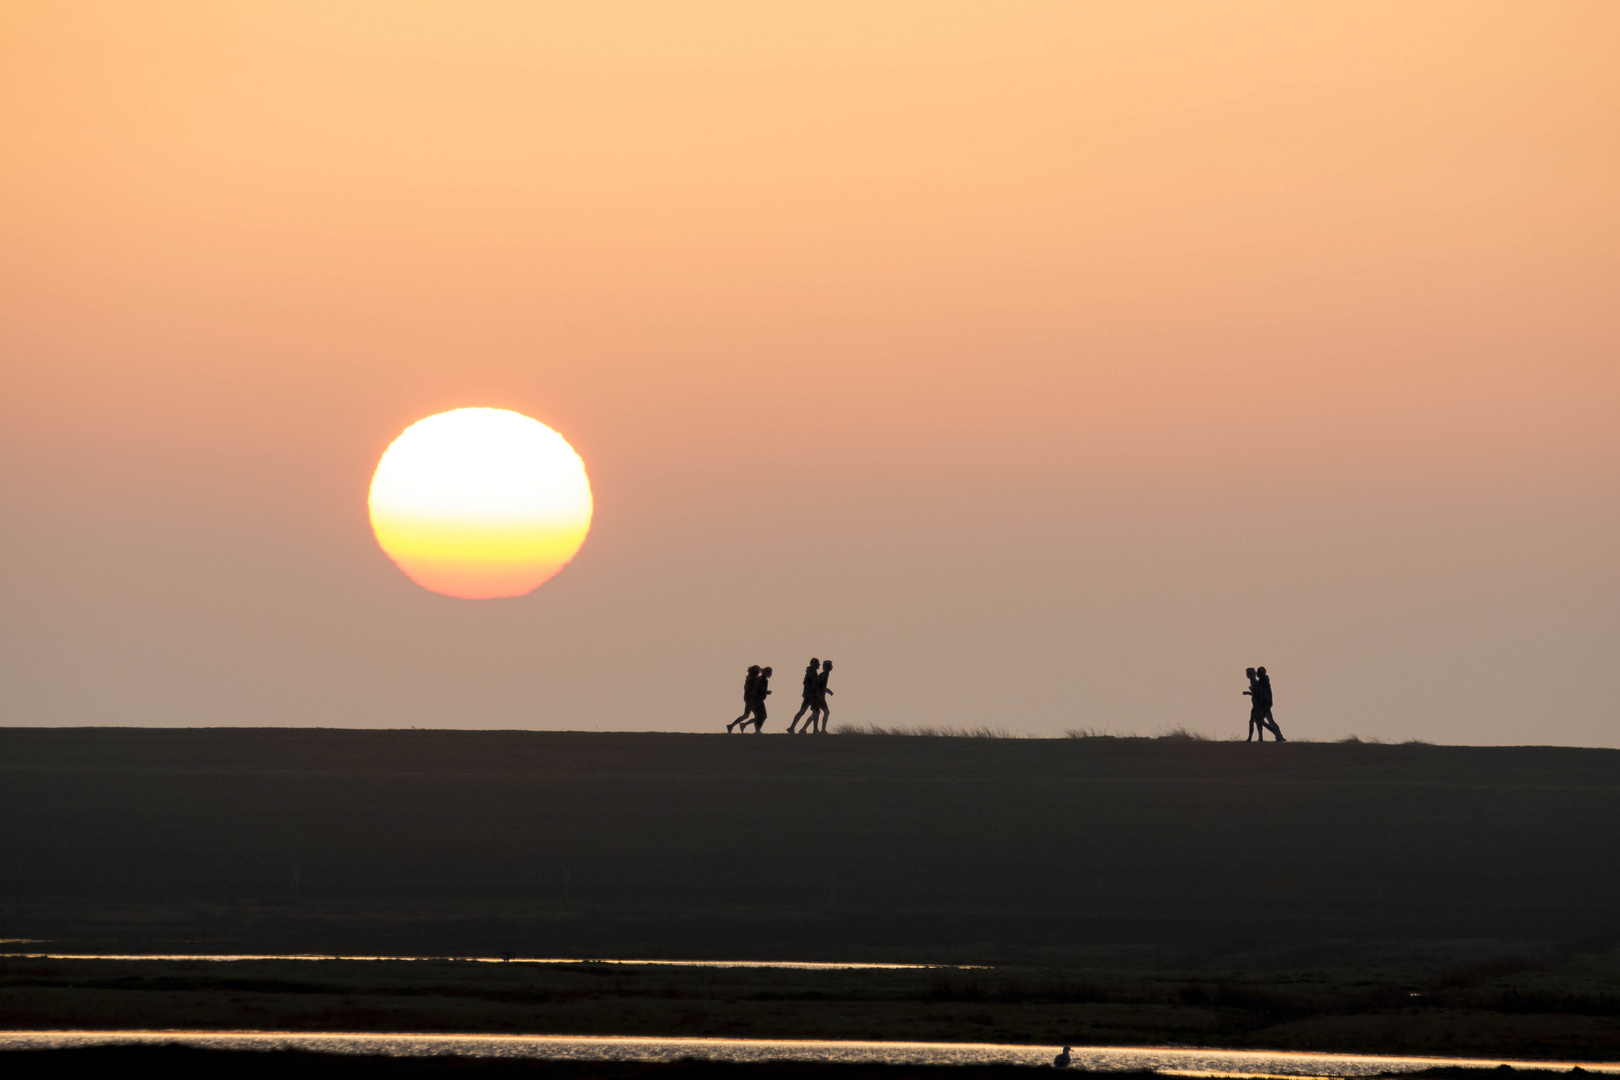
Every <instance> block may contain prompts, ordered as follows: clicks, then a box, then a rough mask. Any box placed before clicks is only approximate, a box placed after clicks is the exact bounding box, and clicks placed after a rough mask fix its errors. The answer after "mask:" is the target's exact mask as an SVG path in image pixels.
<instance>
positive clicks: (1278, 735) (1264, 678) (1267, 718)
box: [1254, 667, 1288, 742]
mask: <svg viewBox="0 0 1620 1080" xmlns="http://www.w3.org/2000/svg"><path fill="white" fill-rule="evenodd" d="M1254 674H1255V679H1256V680H1257V681H1258V683H1259V687H1260V693H1259V695H1258V697H1259V700H1260V702H1262V703H1263V712H1262V714H1261V717H1260V722H1261V723H1262V724H1265V725H1266V726H1267V727H1268V728H1270V729H1271V736H1272V738H1274V739H1276V740H1277V741H1278V742H1287V741H1288V740H1287V739H1285V738H1283V733H1282V729H1281V728H1279V727H1278V726H1277V721H1276V718H1275V717H1273V716H1272V715H1271V676H1270V675H1267V674H1266V669H1265V668H1264V667H1257V668H1255V669H1254Z"/></svg>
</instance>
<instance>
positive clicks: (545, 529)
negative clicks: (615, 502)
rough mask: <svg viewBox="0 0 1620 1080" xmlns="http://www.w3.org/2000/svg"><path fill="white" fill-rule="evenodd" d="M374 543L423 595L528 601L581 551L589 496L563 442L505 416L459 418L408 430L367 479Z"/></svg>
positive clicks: (453, 415)
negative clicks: (522, 598)
mask: <svg viewBox="0 0 1620 1080" xmlns="http://www.w3.org/2000/svg"><path fill="white" fill-rule="evenodd" d="M370 502H371V528H372V531H373V532H375V533H376V534H377V543H378V544H380V545H382V549H383V550H384V551H385V552H387V553H388V557H389V558H391V559H393V560H394V562H395V564H397V565H398V566H399V568H400V569H401V570H403V571H404V572H405V574H406V576H408V577H409V578H410V579H411V580H412V581H414V582H416V583H417V584H418V585H420V586H422V587H423V588H424V589H431V590H432V591H434V592H437V593H444V594H445V595H447V596H459V597H463V598H466V599H469V600H485V599H490V598H493V597H498V596H522V595H523V594H524V593H527V592H531V591H532V590H534V589H535V588H537V587H538V586H540V585H542V584H544V583H545V582H546V581H549V580H550V579H551V578H552V577H553V576H554V575H555V574H556V573H557V571H559V570H561V569H562V568H563V567H564V566H566V565H568V561H569V560H570V559H572V558H573V557H574V554H575V553H576V552H578V551H579V548H580V545H581V544H583V543H584V542H585V534H586V533H588V532H590V528H591V511H592V503H591V485H590V481H589V480H588V479H587V478H586V476H585V463H584V462H583V461H581V460H580V457H579V455H578V454H576V453H575V452H574V448H573V447H572V446H569V445H568V441H567V440H566V439H564V438H563V437H562V436H561V435H559V434H557V433H556V432H555V431H552V430H551V429H550V428H548V427H547V426H546V425H544V424H542V423H540V421H538V420H531V419H530V418H529V417H527V416H524V415H523V414H521V413H515V412H512V411H510V410H508V409H454V410H452V411H450V412H445V413H439V414H438V415H436V416H430V417H428V418H427V419H425V420H418V421H417V422H416V423H414V424H412V425H411V426H410V427H408V428H406V429H405V431H404V433H403V434H402V435H400V437H399V438H397V439H395V440H394V442H393V444H392V445H390V446H389V447H388V449H387V450H386V451H384V453H383V456H382V460H381V461H379V462H378V463H377V472H376V475H375V476H373V477H372V479H371V500H370Z"/></svg>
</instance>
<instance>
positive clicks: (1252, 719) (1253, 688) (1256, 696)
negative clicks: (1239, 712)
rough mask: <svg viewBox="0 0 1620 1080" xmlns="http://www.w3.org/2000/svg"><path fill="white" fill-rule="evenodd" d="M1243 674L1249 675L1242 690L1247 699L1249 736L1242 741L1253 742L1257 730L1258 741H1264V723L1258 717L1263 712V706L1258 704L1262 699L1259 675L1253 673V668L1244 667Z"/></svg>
mask: <svg viewBox="0 0 1620 1080" xmlns="http://www.w3.org/2000/svg"><path fill="white" fill-rule="evenodd" d="M1243 674H1245V675H1247V676H1248V677H1249V688H1248V689H1247V690H1245V691H1243V696H1244V697H1246V698H1248V699H1249V737H1248V738H1246V739H1244V740H1243V741H1244V742H1253V741H1254V737H1255V733H1256V732H1258V733H1259V735H1260V741H1261V742H1265V741H1266V725H1265V722H1264V721H1262V720H1261V719H1260V717H1261V715H1262V714H1263V713H1264V712H1265V709H1264V707H1263V706H1261V704H1260V702H1261V700H1263V699H1262V696H1261V691H1260V676H1259V675H1257V674H1255V670H1254V668H1244V669H1243Z"/></svg>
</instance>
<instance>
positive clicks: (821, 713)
mask: <svg viewBox="0 0 1620 1080" xmlns="http://www.w3.org/2000/svg"><path fill="white" fill-rule="evenodd" d="M831 674H832V661H831V660H823V661H822V662H821V674H820V675H817V676H816V698H815V701H813V702H812V703H811V706H810V723H809V725H808V726H807V727H805V729H804V730H806V731H816V730H820V732H821V734H823V735H825V734H827V713H828V711H829V710H828V708H827V695H828V694H830V693H832V691H831V690H829V689H827V677H828V676H829V675H831ZM818 717H819V718H820V721H821V727H820V728H819V729H818V728H817V727H816V720H817V718H818Z"/></svg>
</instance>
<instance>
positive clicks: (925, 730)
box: [833, 724, 1022, 739]
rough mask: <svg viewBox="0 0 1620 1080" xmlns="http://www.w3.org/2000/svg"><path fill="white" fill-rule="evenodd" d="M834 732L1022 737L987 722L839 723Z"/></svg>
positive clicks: (842, 733)
mask: <svg viewBox="0 0 1620 1080" xmlns="http://www.w3.org/2000/svg"><path fill="white" fill-rule="evenodd" d="M833 734H834V735H909V736H922V737H924V738H932V739H1017V738H1021V737H1022V736H1019V735H1014V734H1013V733H1012V732H1010V731H1008V730H1007V729H1006V728H1004V727H991V726H989V725H987V724H979V725H975V726H974V727H965V728H959V727H951V726H949V725H946V724H916V725H914V726H911V727H906V726H903V725H895V726H893V727H886V726H884V725H883V724H838V725H836V726H834V728H833Z"/></svg>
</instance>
